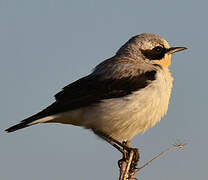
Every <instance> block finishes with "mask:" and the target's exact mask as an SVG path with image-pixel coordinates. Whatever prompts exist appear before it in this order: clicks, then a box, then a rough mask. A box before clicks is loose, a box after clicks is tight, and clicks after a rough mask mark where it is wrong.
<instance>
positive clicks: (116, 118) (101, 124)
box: [79, 68, 173, 141]
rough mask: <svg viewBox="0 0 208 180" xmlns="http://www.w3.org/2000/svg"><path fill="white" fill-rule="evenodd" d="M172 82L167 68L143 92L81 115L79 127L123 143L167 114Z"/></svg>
mask: <svg viewBox="0 0 208 180" xmlns="http://www.w3.org/2000/svg"><path fill="white" fill-rule="evenodd" d="M172 81H173V78H172V76H171V73H170V72H169V70H168V69H167V68H163V69H160V70H158V72H157V74H156V79H155V80H154V81H153V82H152V83H151V84H149V85H148V86H147V87H145V88H144V89H142V90H141V89H140V90H139V91H135V92H134V93H132V94H130V95H128V96H126V97H122V98H114V99H106V100H103V101H102V102H101V103H99V104H98V105H96V106H94V107H90V108H85V109H83V111H82V115H81V117H79V119H80V124H81V125H82V126H84V127H86V128H95V129H97V130H100V131H102V132H105V133H107V134H108V135H110V136H112V137H113V138H115V139H117V140H120V141H123V140H126V139H129V140H130V139H132V138H133V137H134V136H135V135H136V134H138V133H141V132H144V131H145V130H147V129H148V128H149V127H153V126H154V125H155V124H156V123H157V122H159V121H160V120H161V118H162V117H163V116H164V115H165V114H166V112H167V110H168V105H169V99H170V94H171V89H172Z"/></svg>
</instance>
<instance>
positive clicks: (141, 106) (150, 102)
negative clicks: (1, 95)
mask: <svg viewBox="0 0 208 180" xmlns="http://www.w3.org/2000/svg"><path fill="white" fill-rule="evenodd" d="M185 49H187V48H186V47H171V46H170V45H169V44H168V42H167V41H166V40H165V39H164V38H162V37H160V36H159V35H156V34H151V33H143V34H139V35H136V36H134V37H132V38H130V39H129V40H128V41H127V42H126V43H125V44H124V45H122V46H121V47H120V49H118V51H117V52H116V53H115V55H113V57H111V58H109V59H106V60H104V61H103V62H101V63H100V64H98V65H97V66H96V67H95V68H94V69H93V70H92V72H91V73H90V74H89V75H86V76H85V77H83V78H81V79H78V80H77V81H75V82H72V83H71V84H69V85H67V86H65V87H64V88H63V89H62V90H61V91H60V92H58V93H57V94H56V95H55V102H53V103H52V104H51V105H49V106H48V107H46V108H45V109H43V110H42V111H40V112H38V113H36V114H34V115H32V116H30V117H28V118H26V119H24V120H22V121H21V122H20V123H19V124H16V125H14V126H12V127H10V128H8V129H6V130H5V131H7V132H9V133H10V132H13V131H16V130H19V129H22V128H25V127H29V126H32V125H35V124H39V123H63V124H71V125H74V126H82V127H84V128H86V129H90V130H91V131H92V132H94V133H95V134H97V135H98V136H99V137H102V138H103V139H104V140H106V141H108V142H110V143H111V144H112V145H113V144H115V142H117V143H118V144H119V143H120V144H121V143H122V142H125V141H128V140H129V141H131V139H132V138H133V137H134V136H136V135H137V134H140V133H143V132H145V131H146V130H147V129H149V128H151V127H153V126H155V124H157V123H158V122H159V121H160V120H161V119H162V118H163V117H164V116H165V115H166V113H167V111H168V106H169V101H170V96H171V90H172V86H173V77H172V75H171V72H170V70H169V66H170V65H171V56H172V54H173V53H175V52H178V51H182V50H185ZM111 140H112V141H113V142H114V143H112V141H111Z"/></svg>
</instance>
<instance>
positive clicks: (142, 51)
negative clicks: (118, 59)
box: [117, 33, 187, 67]
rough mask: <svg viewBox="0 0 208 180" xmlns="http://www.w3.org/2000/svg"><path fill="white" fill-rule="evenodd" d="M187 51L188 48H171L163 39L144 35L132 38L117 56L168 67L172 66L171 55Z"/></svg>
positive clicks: (153, 35)
mask: <svg viewBox="0 0 208 180" xmlns="http://www.w3.org/2000/svg"><path fill="white" fill-rule="evenodd" d="M185 49H187V48H186V47H170V46H169V44H168V42H167V41H166V40H165V39H163V38H162V37H160V36H158V35H155V34H149V33H144V34H140V35H137V36H134V37H132V38H131V39H130V40H129V41H128V42H127V43H125V44H124V45H123V46H122V47H121V48H120V49H119V50H118V52H117V55H122V56H128V57H130V58H133V59H135V60H144V61H145V62H146V63H151V64H158V65H160V66H163V67H168V66H170V64H171V55H172V54H173V53H175V52H178V51H182V50H185Z"/></svg>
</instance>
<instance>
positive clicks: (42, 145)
mask: <svg viewBox="0 0 208 180" xmlns="http://www.w3.org/2000/svg"><path fill="white" fill-rule="evenodd" d="M207 5H208V4H207V2H206V1H203V0H199V1H179V0H175V1H165V0H158V1H150V0H147V1H138V0H137V1H136V0H129V1H110V0H106V1H96V0H88V1H81V0H71V1H66V0H65V1H64V0H59V1H54V0H50V1H49V0H36V1H31V0H19V1H14V0H13V1H12V0H1V1H0V24H1V28H0V82H1V86H0V87H1V91H0V92H1V93H0V99H1V101H0V107H1V111H0V112H1V121H0V123H1V124H0V128H1V135H0V142H1V148H0V159H1V161H0V177H1V179H4V180H11V179H21V180H27V179H30V180H37V179H39V180H41V179H50V180H57V179H61V180H65V179H67V180H68V179H117V177H118V172H119V171H118V168H117V160H118V159H119V158H120V154H119V153H118V152H117V151H116V150H114V149H113V148H112V147H111V146H110V145H108V144H107V143H105V142H104V141H102V140H100V139H99V138H97V137H96V136H95V135H94V134H93V133H91V132H90V131H88V130H84V129H83V128H80V127H74V126H70V125H60V124H44V125H37V126H33V127H31V128H27V129H24V130H21V131H17V132H16V133H11V134H5V133H4V132H3V130H4V129H6V128H8V127H9V126H11V125H14V124H15V123H17V122H19V121H20V120H22V119H24V118H26V117H28V116H30V115H32V114H34V113H36V112H38V111H39V110H41V109H43V108H44V107H45V106H47V105H49V104H50V103H51V102H53V100H54V98H53V95H54V94H56V93H57V92H58V91H60V90H61V88H62V87H63V86H65V85H67V84H68V83H70V82H73V81H74V80H76V79H79V78H80V77H82V76H84V75H86V74H88V73H89V72H90V71H91V70H92V68H93V67H94V66H95V65H97V64H98V63H100V62H101V61H102V60H104V59H106V58H109V57H111V56H113V55H114V53H115V51H117V49H118V48H119V47H120V46H121V45H122V44H123V43H125V42H126V41H127V40H128V39H129V38H130V37H131V36H133V35H136V34H140V33H143V32H149V33H156V34H159V35H161V36H162V37H164V38H165V39H166V40H168V42H169V43H170V45H172V46H187V47H188V48H189V49H188V50H187V51H184V52H181V53H177V54H175V55H174V56H173V59H172V65H171V71H172V73H173V76H174V79H175V80H174V88H173V93H172V98H171V102H170V108H169V111H168V114H167V116H166V117H165V118H163V120H162V121H161V122H160V123H159V124H157V125H156V126H155V127H154V128H152V129H150V130H148V131H147V132H146V133H145V134H143V135H138V136H136V137H135V138H134V139H133V146H135V147H138V148H139V149H140V152H141V161H140V165H142V164H143V163H144V162H146V161H147V160H149V159H151V158H152V157H153V156H154V155H155V154H157V153H159V152H160V151H162V150H164V149H166V148H167V147H168V146H170V145H171V144H173V143H175V142H176V140H177V139H181V140H182V141H184V142H186V143H188V145H187V146H186V147H185V149H184V150H183V151H181V152H177V151H172V152H169V153H168V154H166V155H165V156H163V157H162V158H160V159H159V160H157V161H155V162H153V163H152V164H151V165H150V166H149V167H147V168H146V169H144V170H143V171H141V173H140V174H139V175H138V176H137V177H138V178H139V179H141V180H142V179H153V178H154V179H155V178H156V179H161V180H163V179H164V180H166V179H168V180H175V179H176V178H177V179H178V178H180V179H189V180H195V179H205V178H206V177H207V161H208V158H207V151H208V145H207V143H206V142H207V126H208V122H207V107H208V106H207V105H208V103H207V91H208V85H207V67H208V60H207V53H206V52H207V42H208V36H207V32H208V25H207V17H208V13H207Z"/></svg>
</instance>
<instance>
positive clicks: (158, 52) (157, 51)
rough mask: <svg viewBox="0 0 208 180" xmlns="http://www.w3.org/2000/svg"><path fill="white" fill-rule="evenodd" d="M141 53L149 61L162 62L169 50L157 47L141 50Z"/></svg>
mask: <svg viewBox="0 0 208 180" xmlns="http://www.w3.org/2000/svg"><path fill="white" fill-rule="evenodd" d="M141 52H142V54H143V55H144V56H145V57H146V58H147V59H149V60H161V59H162V58H163V57H164V56H165V53H167V52H168V49H166V48H163V47H161V46H157V47H155V48H153V49H150V50H141Z"/></svg>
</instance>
